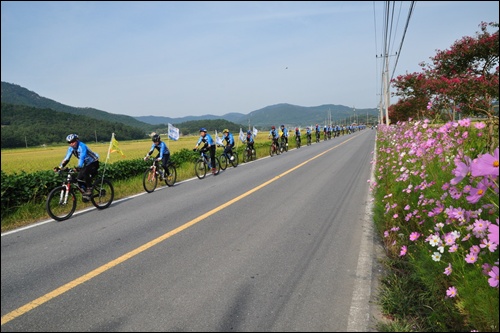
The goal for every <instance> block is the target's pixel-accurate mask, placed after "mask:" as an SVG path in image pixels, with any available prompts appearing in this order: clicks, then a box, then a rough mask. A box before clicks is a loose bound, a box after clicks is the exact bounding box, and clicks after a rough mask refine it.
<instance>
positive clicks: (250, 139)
mask: <svg viewBox="0 0 500 333" xmlns="http://www.w3.org/2000/svg"><path fill="white" fill-rule="evenodd" d="M246 140H247V147H248V149H251V150H252V153H253V152H254V150H255V148H254V143H255V141H254V139H253V135H252V131H248V132H247V138H246Z"/></svg>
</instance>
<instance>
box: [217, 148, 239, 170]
mask: <svg viewBox="0 0 500 333" xmlns="http://www.w3.org/2000/svg"><path fill="white" fill-rule="evenodd" d="M233 157H234V159H233V160H232V161H231V160H229V161H230V162H231V165H232V166H233V168H236V167H237V166H238V164H239V163H240V159H239V157H238V153H237V152H233ZM221 163H222V161H221Z"/></svg>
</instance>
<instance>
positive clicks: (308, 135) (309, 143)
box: [307, 134, 311, 146]
mask: <svg viewBox="0 0 500 333" xmlns="http://www.w3.org/2000/svg"><path fill="white" fill-rule="evenodd" d="M307 145H308V146H310V145H311V134H307Z"/></svg>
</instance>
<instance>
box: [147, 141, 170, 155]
mask: <svg viewBox="0 0 500 333" xmlns="http://www.w3.org/2000/svg"><path fill="white" fill-rule="evenodd" d="M155 149H156V150H158V152H159V155H158V158H163V155H167V154H170V151H169V150H168V147H167V144H166V143H165V142H163V141H160V142H159V143H158V145H157V144H155V143H154V142H153V145H152V146H151V149H150V150H149V152H148V155H151V154H152V153H153V151H154V150H155Z"/></svg>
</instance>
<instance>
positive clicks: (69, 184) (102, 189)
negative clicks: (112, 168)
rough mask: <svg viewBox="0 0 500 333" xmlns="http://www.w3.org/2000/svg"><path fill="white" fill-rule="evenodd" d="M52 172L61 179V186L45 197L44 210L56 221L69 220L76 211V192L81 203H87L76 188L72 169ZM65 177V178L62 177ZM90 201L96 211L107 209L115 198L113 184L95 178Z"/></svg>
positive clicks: (58, 169) (74, 174)
mask: <svg viewBox="0 0 500 333" xmlns="http://www.w3.org/2000/svg"><path fill="white" fill-rule="evenodd" d="M54 171H55V172H57V173H58V174H59V176H62V177H63V181H62V184H61V185H59V186H57V187H55V188H54V189H52V190H51V191H50V193H49V195H48V196H47V201H46V203H45V208H46V209H47V213H48V214H49V216H50V217H52V218H53V219H54V220H56V221H64V220H67V219H69V218H70V217H71V216H72V215H73V213H74V212H75V210H76V191H77V190H78V191H79V192H80V193H81V194H82V201H83V202H88V201H89V200H88V199H85V198H84V197H83V194H84V193H85V190H84V189H83V188H81V187H80V186H78V181H77V179H76V175H77V171H76V170H75V169H72V168H64V169H61V168H59V167H57V168H54ZM64 176H65V177H64ZM91 192H92V193H91V195H90V201H91V202H92V204H93V205H94V206H95V207H96V208H97V209H105V208H108V207H109V206H110V205H111V203H112V202H113V199H114V197H115V190H114V188H113V184H112V183H111V181H109V180H108V179H105V178H104V177H98V178H96V179H95V180H94V181H93V183H92V187H91Z"/></svg>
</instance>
